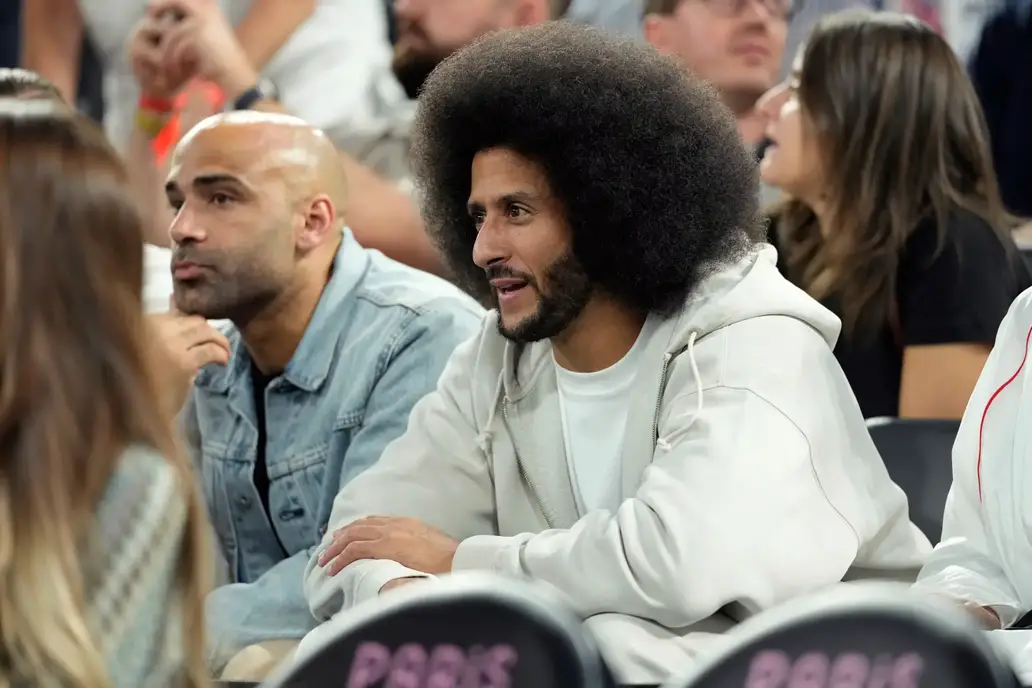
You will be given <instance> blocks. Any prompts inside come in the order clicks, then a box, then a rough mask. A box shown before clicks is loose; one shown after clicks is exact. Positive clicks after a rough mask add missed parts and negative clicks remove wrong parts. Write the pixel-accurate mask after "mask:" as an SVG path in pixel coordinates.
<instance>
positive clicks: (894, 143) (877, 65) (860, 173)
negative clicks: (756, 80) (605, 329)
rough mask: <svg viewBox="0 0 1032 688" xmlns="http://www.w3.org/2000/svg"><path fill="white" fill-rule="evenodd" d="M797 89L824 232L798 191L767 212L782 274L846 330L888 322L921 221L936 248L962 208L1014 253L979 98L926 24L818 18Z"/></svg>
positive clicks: (890, 17)
mask: <svg viewBox="0 0 1032 688" xmlns="http://www.w3.org/2000/svg"><path fill="white" fill-rule="evenodd" d="M797 88H798V94H797V95H798V98H799V103H800V107H801V113H802V115H803V121H804V123H805V134H806V135H807V137H809V139H810V140H811V141H813V142H814V143H815V144H816V148H817V150H818V151H819V152H820V159H819V160H818V161H815V162H817V163H818V164H819V165H820V169H821V172H822V174H823V177H824V178H825V179H826V180H827V183H826V186H825V200H826V202H827V212H826V214H825V216H824V218H823V222H824V223H825V229H826V231H825V232H824V233H823V234H822V232H821V228H820V226H819V224H818V221H817V217H816V215H815V214H814V211H813V209H812V208H810V207H808V206H807V205H805V204H804V203H803V202H802V201H800V200H798V199H787V200H786V201H785V202H783V203H782V204H781V205H780V206H779V207H777V208H775V209H774V210H773V211H772V215H773V216H774V217H775V218H776V228H777V234H778V243H779V245H780V246H781V247H782V250H783V251H784V253H785V257H786V264H787V267H788V273H789V275H790V277H791V278H792V279H793V281H795V282H796V283H798V284H800V285H801V286H802V287H803V288H804V289H806V290H807V291H808V292H809V293H810V294H811V295H812V296H814V297H815V298H818V299H824V298H826V297H835V299H836V300H837V302H838V305H839V307H840V309H841V315H842V322H843V329H844V331H845V332H846V333H847V334H850V335H856V334H859V333H864V332H878V331H880V330H881V328H882V327H884V326H886V324H889V325H892V324H893V322H894V321H895V318H896V317H897V312H896V303H895V293H896V275H897V269H898V266H899V262H900V258H901V255H902V253H903V250H904V246H905V244H906V242H907V239H908V238H909V237H910V235H911V234H912V233H913V231H914V230H915V229H916V228H917V226H918V225H919V223H921V222H922V221H924V220H928V219H934V221H935V223H936V227H937V231H938V246H939V251H941V250H942V249H943V247H944V245H945V242H946V239H947V229H948V224H947V218H948V217H949V216H950V215H951V214H953V213H955V212H957V211H961V210H963V211H968V212H971V213H974V214H975V215H977V216H979V217H981V218H982V219H984V220H985V221H986V222H987V223H988V225H989V226H990V227H991V228H992V229H991V230H987V231H995V232H996V233H997V234H998V235H999V236H1000V238H1001V241H1003V244H1004V247H1005V249H1006V251H1007V252H1008V253H1009V254H1010V253H1012V252H1013V245H1012V244H1011V242H1010V241H1009V240H1007V239H1006V234H1007V232H1008V230H1009V229H1010V228H1012V226H1013V224H1014V222H1013V219H1012V218H1011V217H1010V216H1009V215H1008V214H1007V213H1006V211H1005V210H1004V207H1003V203H1002V201H1001V200H1000V192H999V189H998V187H997V183H996V176H995V174H994V173H993V168H992V160H991V154H990V151H989V144H988V133H987V128H986V123H985V117H984V115H983V113H982V108H981V106H980V104H979V102H978V97H977V95H976V94H975V90H974V87H973V86H972V84H971V81H970V79H968V76H967V74H966V73H965V72H964V69H963V67H962V66H961V64H960V61H959V60H958V59H957V57H956V55H955V54H954V52H953V50H952V49H951V48H950V46H949V45H948V44H947V43H946V41H945V40H943V38H942V37H941V36H939V35H938V34H937V33H935V31H934V30H933V29H932V28H931V27H929V26H928V25H926V24H924V23H923V22H921V21H919V20H917V19H915V18H913V17H909V16H905V15H901V14H894V13H888V12H882V13H872V12H843V13H841V14H837V15H831V16H829V17H826V18H824V19H823V20H821V21H820V22H819V23H818V24H817V26H816V28H815V29H814V31H813V33H812V34H811V36H810V38H809V40H808V41H807V44H806V48H805V52H804V54H803V64H802V72H801V74H799V75H798V87H797Z"/></svg>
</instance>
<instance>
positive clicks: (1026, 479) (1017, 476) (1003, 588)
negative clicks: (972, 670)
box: [916, 289, 1032, 628]
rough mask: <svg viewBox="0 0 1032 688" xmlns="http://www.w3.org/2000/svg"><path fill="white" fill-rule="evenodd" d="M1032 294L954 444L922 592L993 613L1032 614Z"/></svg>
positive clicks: (995, 354) (996, 350)
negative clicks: (943, 509)
mask: <svg viewBox="0 0 1032 688" xmlns="http://www.w3.org/2000/svg"><path fill="white" fill-rule="evenodd" d="M1030 340H1032V289H1030V290H1026V291H1025V292H1023V293H1022V294H1021V295H1020V296H1018V298H1017V299H1015V301H1014V303H1013V304H1012V305H1011V308H1010V311H1009V312H1008V313H1007V317H1006V318H1005V319H1004V321H1003V324H1001V325H1000V330H999V332H998V334H997V336H996V344H995V346H994V347H993V351H992V353H991V354H990V355H989V359H988V361H986V364H985V368H984V369H983V371H982V375H981V377H980V378H979V379H978V384H977V385H975V390H974V392H973V393H972V395H971V399H970V400H969V401H968V405H967V410H966V411H965V412H964V420H963V421H962V422H961V425H960V431H959V433H958V435H957V440H956V442H955V444H954V446H953V487H952V488H951V489H950V494H949V497H948V498H947V500H946V512H945V515H944V518H943V529H942V541H941V542H940V543H939V544H938V545H937V546H936V547H935V551H934V552H933V553H932V556H931V558H930V559H929V561H928V563H927V564H926V565H925V567H924V569H922V571H921V575H920V576H919V577H918V580H917V583H916V587H917V588H919V589H923V590H927V591H929V592H935V593H941V594H945V595H948V596H950V597H953V598H956V599H959V600H966V601H968V602H973V603H975V604H977V605H979V606H982V607H989V608H991V609H993V610H994V611H995V612H996V614H997V615H998V616H999V617H1000V621H1001V623H1002V625H1003V627H1004V628H1006V627H1007V626H1009V625H1010V624H1012V623H1014V622H1015V621H1017V620H1018V619H1019V618H1020V617H1021V616H1022V615H1023V614H1025V613H1026V612H1028V611H1029V610H1030V609H1032V360H1030V356H1029V354H1030V351H1029V347H1030V344H1032V341H1030Z"/></svg>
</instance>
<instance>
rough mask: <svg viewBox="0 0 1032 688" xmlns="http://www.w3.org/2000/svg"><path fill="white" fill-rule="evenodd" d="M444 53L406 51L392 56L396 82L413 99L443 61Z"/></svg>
mask: <svg viewBox="0 0 1032 688" xmlns="http://www.w3.org/2000/svg"><path fill="white" fill-rule="evenodd" d="M445 57H446V56H445V55H439V54H435V53H429V52H407V53H399V54H396V55H395V56H394V63H393V64H392V65H391V67H392V69H393V70H394V76H395V78H397V80H398V83H400V84H401V87H402V88H403V89H405V94H406V95H408V97H409V98H411V99H413V100H415V98H416V97H417V96H418V95H419V92H420V91H421V90H422V88H423V84H424V83H425V82H426V80H427V79H428V78H430V73H431V72H433V71H434V69H435V68H436V67H437V65H439V64H441V62H443V61H444V59H445Z"/></svg>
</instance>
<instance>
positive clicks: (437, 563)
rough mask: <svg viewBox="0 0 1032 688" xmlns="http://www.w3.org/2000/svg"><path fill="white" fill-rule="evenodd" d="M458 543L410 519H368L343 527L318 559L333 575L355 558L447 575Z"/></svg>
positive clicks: (434, 529) (380, 517)
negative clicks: (394, 562)
mask: <svg viewBox="0 0 1032 688" xmlns="http://www.w3.org/2000/svg"><path fill="white" fill-rule="evenodd" d="M458 547H459V543H458V541H457V540H454V539H452V538H450V537H448V536H447V535H445V534H444V533H442V532H441V531H439V530H437V529H436V528H431V527H430V526H428V525H426V524H424V523H421V522H419V521H417V520H416V519H414V518H391V517H386V516H370V517H369V518H363V519H359V520H358V521H355V522H354V523H352V524H351V525H348V526H344V527H343V528H341V529H340V530H338V531H337V532H335V533H334V534H333V542H331V543H330V546H329V547H327V548H326V551H325V552H323V553H322V555H321V556H320V557H319V566H324V567H326V571H327V573H329V574H330V575H331V576H336V575H337V574H338V573H340V572H341V571H342V570H343V569H344V567H345V566H348V565H349V564H351V563H353V562H356V561H358V560H359V559H390V560H392V561H396V562H398V563H399V564H401V565H402V566H406V567H408V568H410V569H413V570H416V571H422V572H423V573H432V574H438V573H447V572H449V571H451V566H452V559H453V558H454V557H455V550H456V549H458Z"/></svg>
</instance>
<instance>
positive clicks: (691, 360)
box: [688, 332, 702, 420]
mask: <svg viewBox="0 0 1032 688" xmlns="http://www.w3.org/2000/svg"><path fill="white" fill-rule="evenodd" d="M697 336H699V333H698V332H692V333H691V334H690V335H689V336H688V364H689V365H690V366H691V367H692V377H694V378H695V391H696V393H697V394H698V396H697V397H696V399H695V413H696V415H698V414H700V413H702V375H700V374H699V364H698V363H697V362H696V361H695V338H696V337H697ZM693 420H694V419H693Z"/></svg>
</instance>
